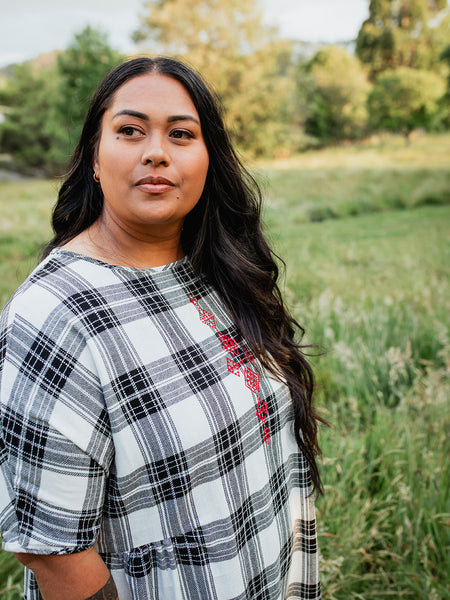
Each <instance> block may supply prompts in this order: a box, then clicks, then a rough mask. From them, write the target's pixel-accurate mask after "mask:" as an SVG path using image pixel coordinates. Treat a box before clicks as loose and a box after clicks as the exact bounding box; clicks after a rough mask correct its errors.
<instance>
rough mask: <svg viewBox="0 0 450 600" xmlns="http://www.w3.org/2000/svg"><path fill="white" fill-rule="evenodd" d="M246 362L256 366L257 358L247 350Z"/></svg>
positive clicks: (245, 352)
mask: <svg viewBox="0 0 450 600" xmlns="http://www.w3.org/2000/svg"><path fill="white" fill-rule="evenodd" d="M244 362H251V363H252V365H254V364H255V357H254V356H253V354H252V353H251V352H250V350H247V348H244Z"/></svg>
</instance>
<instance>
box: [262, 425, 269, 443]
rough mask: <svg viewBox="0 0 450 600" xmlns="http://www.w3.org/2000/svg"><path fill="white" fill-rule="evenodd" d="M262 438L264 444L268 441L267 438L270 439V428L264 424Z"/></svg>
mask: <svg viewBox="0 0 450 600" xmlns="http://www.w3.org/2000/svg"><path fill="white" fill-rule="evenodd" d="M262 439H263V442H266V444H268V443H269V439H270V429H269V428H268V427H267V425H264V430H263V434H262Z"/></svg>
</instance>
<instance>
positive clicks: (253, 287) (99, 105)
mask: <svg viewBox="0 0 450 600" xmlns="http://www.w3.org/2000/svg"><path fill="white" fill-rule="evenodd" d="M149 73H155V74H160V75H165V76H168V77H171V78H173V79H175V80H177V81H179V82H180V83H181V84H182V85H183V86H184V88H185V89H186V91H187V92H188V93H189V95H190V97H191V99H192V101H193V103H194V105H195V107H196V109H197V112H198V114H199V117H200V123H201V128H202V134H203V139H204V141H205V144H206V147H207V150H208V154H209V169H208V173H207V177H206V183H205V187H204V190H203V193H202V195H201V197H200V200H199V201H198V203H197V205H196V206H195V208H194V209H193V210H192V211H191V212H190V213H189V214H188V215H187V216H186V218H185V221H184V224H183V231H182V234H181V236H182V237H181V243H182V246H183V250H184V252H185V253H186V254H187V255H188V256H189V257H190V260H191V263H192V266H193V268H194V270H195V271H196V272H197V273H198V274H199V275H202V276H206V278H207V279H208V280H209V281H210V283H211V284H212V285H213V286H214V288H215V289H216V291H217V292H218V294H219V296H220V297H221V299H222V301H223V302H224V304H225V306H226V307H227V309H228V311H229V312H230V313H231V315H232V316H233V318H234V321H235V324H236V325H237V327H238V329H239V331H240V333H241V335H242V336H243V337H244V339H245V340H246V341H247V343H248V344H249V346H250V347H251V349H252V350H253V352H254V354H255V355H256V356H257V357H258V359H259V360H260V361H261V363H262V364H263V365H264V367H265V368H267V369H268V370H269V371H270V372H271V373H272V374H273V375H274V376H275V377H276V378H278V379H282V380H284V381H285V382H286V383H287V385H288V387H289V390H290V394H291V398H292V402H293V406H294V414H295V417H294V429H295V438H296V440H297V444H298V446H299V447H300V449H301V451H302V452H303V454H304V456H305V457H306V459H307V461H308V463H309V466H310V472H311V479H312V484H313V488H314V490H315V491H316V492H317V493H321V492H322V491H323V490H322V484H321V480H320V475H319V470H318V466H317V461H316V457H317V455H318V454H319V446H318V442H317V430H318V421H322V419H321V418H320V417H318V415H317V414H316V412H315V410H314V408H313V404H312V396H313V388H314V378H313V372H312V369H311V367H310V365H309V363H308V361H307V359H306V357H305V354H304V348H305V347H304V346H301V345H300V342H299V341H297V339H296V338H297V337H300V340H301V337H302V336H303V334H304V330H303V328H302V327H301V326H300V325H299V324H298V323H297V321H296V320H295V319H294V318H293V317H292V316H291V315H290V313H289V311H288V310H287V308H286V306H285V304H284V302H283V298H282V295H281V293H280V289H279V287H278V285H277V280H278V277H279V268H278V265H277V259H278V257H277V256H276V255H275V254H274V253H273V252H272V251H271V249H270V248H269V246H268V244H267V242H266V240H265V238H264V235H263V233H262V224H261V202H262V196H261V191H260V189H259V187H258V185H257V183H256V181H255V180H254V178H253V177H252V176H251V175H250V174H249V172H248V171H247V170H246V169H245V168H244V166H243V165H242V163H241V161H240V160H239V158H238V156H237V155H236V152H235V151H234V149H233V146H232V144H231V141H230V137H229V135H228V132H227V130H226V128H225V126H224V121H223V118H222V111H221V106H220V102H219V100H218V98H217V97H216V96H215V94H214V93H213V92H212V91H211V90H210V89H209V88H208V87H207V85H206V84H205V82H204V81H203V79H202V78H201V77H200V76H199V75H198V74H197V73H196V72H195V71H194V70H192V69H191V68H190V67H188V66H187V65H185V64H183V63H181V62H179V61H177V60H174V59H171V58H167V57H157V58H147V57H145V58H137V59H132V60H129V61H127V62H125V63H123V64H121V65H120V66H118V67H117V68H116V69H114V70H113V71H112V72H111V73H109V75H107V76H106V77H105V79H104V80H103V82H102V83H101V84H100V86H99V87H98V89H97V91H96V93H95V94H94V96H93V99H92V102H91V105H90V107H89V110H88V112H87V115H86V119H85V123H84V127H83V130H82V133H81V136H80V140H79V142H78V145H77V147H76V149H75V151H74V153H73V155H72V159H71V162H70V165H69V171H68V174H67V175H66V177H65V179H64V181H63V183H62V186H61V189H60V191H59V195H58V201H57V203H56V206H55V208H54V211H53V219H52V224H53V229H54V232H55V235H54V237H53V239H52V240H51V241H50V242H49V243H48V244H47V246H46V247H45V249H44V252H43V256H44V257H45V256H47V255H48V254H49V252H50V251H51V250H52V249H53V248H55V247H58V246H61V245H63V244H65V243H67V242H68V241H69V240H71V239H73V238H74V237H75V236H76V235H78V234H79V233H81V232H82V231H84V230H85V229H87V228H88V227H89V226H90V225H92V224H93V223H94V221H96V219H97V218H98V217H99V216H100V213H101V211H102V206H103V195H102V191H101V188H100V186H99V185H98V184H97V183H96V182H95V181H94V179H93V163H94V159H95V155H96V151H97V148H98V144H99V140H100V135H101V128H102V117H103V114H104V113H105V111H106V110H107V109H108V108H109V107H110V106H111V104H112V101H113V98H114V94H115V92H116V91H117V90H118V89H119V88H120V87H121V86H122V85H123V84H124V83H126V82H127V81H129V80H130V79H133V78H134V77H139V76H142V75H145V74H149Z"/></svg>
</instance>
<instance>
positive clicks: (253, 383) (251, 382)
mask: <svg viewBox="0 0 450 600" xmlns="http://www.w3.org/2000/svg"><path fill="white" fill-rule="evenodd" d="M244 377H245V385H246V386H247V387H248V389H249V390H252V392H255V394H259V375H258V373H255V371H252V370H251V369H249V368H248V367H245V371H244Z"/></svg>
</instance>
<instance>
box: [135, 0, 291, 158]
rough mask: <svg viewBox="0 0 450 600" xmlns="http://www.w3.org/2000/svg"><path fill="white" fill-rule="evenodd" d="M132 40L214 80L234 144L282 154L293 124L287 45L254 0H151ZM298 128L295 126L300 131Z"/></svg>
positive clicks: (288, 143)
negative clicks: (178, 59) (269, 24)
mask: <svg viewBox="0 0 450 600" xmlns="http://www.w3.org/2000/svg"><path fill="white" fill-rule="evenodd" d="M145 7H146V13H145V15H144V16H142V17H141V27H140V28H139V30H138V31H137V32H136V34H135V36H134V38H135V40H136V41H138V42H141V43H142V42H144V41H145V44H146V45H147V48H148V49H149V50H150V51H152V52H156V53H163V54H170V55H172V56H175V57H178V58H180V59H182V60H184V61H186V62H188V63H189V64H191V65H192V66H193V67H194V68H196V69H197V70H198V71H199V72H200V73H201V74H202V76H203V77H204V78H205V79H206V80H207V81H209V82H211V83H212V84H213V85H214V88H215V90H216V91H217V93H218V95H219V96H220V98H221V100H222V103H223V105H224V108H225V112H226V119H227V123H228V125H229V126H230V129H231V131H232V132H233V135H234V140H235V143H237V145H238V146H239V147H240V148H241V149H243V150H246V151H247V152H250V153H252V154H254V155H258V154H271V153H273V152H274V151H276V148H278V150H279V149H280V148H281V147H282V151H283V152H288V151H289V150H290V149H292V147H294V146H296V144H297V142H298V135H299V131H298V129H296V127H295V125H291V126H290V127H289V126H288V123H289V121H290V123H292V122H293V120H294V118H293V111H294V104H293V96H294V85H293V79H292V76H291V75H292V73H291V47H290V44H289V43H288V42H285V41H282V40H280V39H278V37H277V35H276V32H275V31H274V30H273V29H270V28H268V27H266V26H265V25H264V24H263V22H262V15H261V11H260V9H259V5H258V2H257V0H214V1H211V0H199V1H198V2H196V3H195V9H193V6H192V3H191V2H189V1H188V0H151V1H150V2H147V3H146V5H145ZM300 133H301V132H300Z"/></svg>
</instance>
